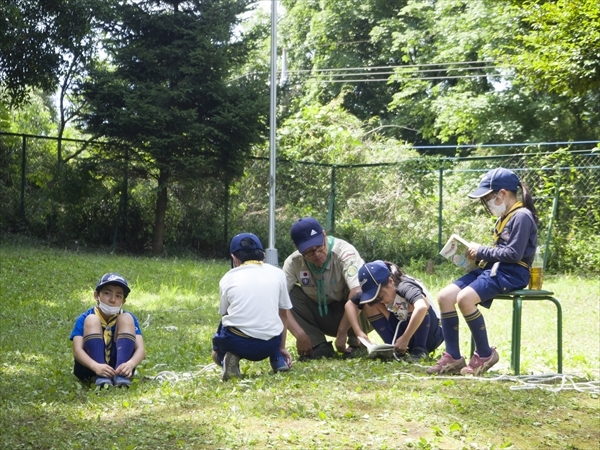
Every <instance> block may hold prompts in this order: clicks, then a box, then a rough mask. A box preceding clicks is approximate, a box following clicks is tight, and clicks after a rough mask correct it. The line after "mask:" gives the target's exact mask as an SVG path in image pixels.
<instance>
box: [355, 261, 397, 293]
mask: <svg viewBox="0 0 600 450" xmlns="http://www.w3.org/2000/svg"><path fill="white" fill-rule="evenodd" d="M390 274H391V272H390V269H389V267H388V266H387V264H386V263H384V262H383V261H381V260H377V261H373V262H368V263H366V264H365V265H364V266H362V267H361V268H360V269H359V270H358V281H359V283H360V288H361V290H362V294H361V296H360V303H361V304H364V303H369V302H372V301H373V300H375V299H376V298H377V296H378V295H379V289H381V283H383V282H385V281H386V280H387V279H388V278H389V277H390Z"/></svg>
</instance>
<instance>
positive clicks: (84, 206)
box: [0, 133, 600, 272]
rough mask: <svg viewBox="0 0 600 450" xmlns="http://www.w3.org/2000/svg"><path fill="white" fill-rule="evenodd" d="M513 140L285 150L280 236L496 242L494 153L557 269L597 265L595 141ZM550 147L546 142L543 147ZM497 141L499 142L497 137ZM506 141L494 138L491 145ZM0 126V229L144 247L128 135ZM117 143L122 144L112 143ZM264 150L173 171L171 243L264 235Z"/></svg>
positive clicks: (141, 175)
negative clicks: (441, 153) (71, 135)
mask: <svg viewBox="0 0 600 450" xmlns="http://www.w3.org/2000/svg"><path fill="white" fill-rule="evenodd" d="M561 147H565V148H567V147H568V146H567V145H563V146H560V145H558V146H557V145H553V146H549V145H547V146H538V147H537V148H535V149H533V148H519V149H515V148H511V149H506V151H507V152H508V151H510V152H512V153H510V154H508V153H507V154H505V155H501V156H498V155H496V156H480V157H473V158H437V157H422V158H411V159H404V160H401V161H397V162H394V163H381V164H353V165H343V164H340V165H329V164H317V163H308V162H297V161H278V163H277V179H276V181H277V195H276V196H277V199H276V214H275V219H276V235H275V247H276V248H277V250H278V255H279V260H280V261H282V260H283V259H285V257H286V256H287V255H288V254H289V253H291V252H292V251H293V250H294V247H293V244H292V242H291V240H290V238H289V229H290V227H291V225H292V223H293V222H294V221H295V220H297V219H298V218H299V217H303V216H309V215H310V216H314V217H316V218H317V219H319V220H320V221H322V223H323V225H326V228H327V229H328V231H329V233H330V234H333V235H335V236H338V237H341V238H344V239H347V240H348V241H350V242H352V243H353V244H354V245H355V246H356V247H357V249H358V250H359V251H360V252H361V255H362V256H363V258H365V259H367V260H370V259H389V260H393V261H396V262H399V263H401V264H406V263H407V262H408V261H409V260H415V259H423V260H428V259H436V257H437V253H438V251H439V249H440V247H441V246H442V245H443V243H444V242H445V240H446V239H447V238H448V237H449V236H450V235H451V234H452V233H458V234H460V235H462V236H463V237H465V238H467V239H469V240H472V241H478V242H481V243H483V244H485V243H489V242H491V234H490V230H491V228H492V226H493V218H491V217H490V216H489V214H488V213H487V212H486V211H485V210H484V208H482V207H481V205H480V203H479V202H477V201H473V200H469V199H468V198H467V194H468V193H469V192H470V191H471V190H472V189H473V188H474V187H475V186H477V185H478V183H479V179H480V178H481V176H482V174H483V173H485V172H486V171H487V170H489V169H491V168H494V167H499V166H502V167H506V168H510V169H512V170H514V171H515V172H516V173H517V174H518V175H519V177H520V178H521V179H522V180H523V181H524V182H525V183H526V184H527V185H528V186H529V187H530V188H531V191H532V193H533V196H534V199H535V202H536V207H537V210H538V214H539V217H540V223H539V242H540V245H542V246H543V247H544V248H546V247H547V248H548V251H547V252H545V257H546V258H547V267H549V268H550V269H552V270H575V269H578V268H581V269H583V270H585V271H594V272H597V271H598V270H599V269H598V268H599V267H600V212H599V210H598V207H597V205H598V200H599V199H600V159H599V153H598V149H597V142H594V143H587V144H586V145H584V146H583V147H584V148H582V146H581V145H580V149H579V150H567V149H565V148H561ZM550 149H551V150H552V151H548V150H550ZM500 150H502V149H500ZM495 151H498V149H495ZM57 153H58V152H57V143H56V141H54V140H51V139H50V138H47V137H35V136H24V135H11V134H3V133H0V167H1V169H0V176H1V180H0V195H1V196H2V199H3V201H2V206H1V209H0V229H2V230H3V231H4V232H18V233H27V234H29V235H33V236H36V237H38V238H43V239H49V240H52V241H56V242H60V243H66V244H68V245H86V244H87V245H90V246H111V247H113V248H121V249H123V250H127V251H131V252H135V253H140V252H144V251H148V249H149V246H150V245H151V238H152V228H153V224H154V210H155V204H156V187H157V186H156V181H155V179H154V178H153V174H152V173H151V172H150V171H148V170H147V168H145V167H144V165H143V164H142V162H141V161H137V160H136V159H135V157H133V156H132V155H131V154H130V153H129V152H128V149H127V148H121V149H115V148H114V147H113V148H111V151H110V152H107V151H106V148H105V144H89V143H86V142H83V141H77V140H63V142H62V149H61V159H62V161H63V163H62V164H57V160H58V155H57ZM115 155H116V156H115ZM268 192H269V161H268V159H267V158H253V159H251V160H249V161H248V162H247V168H246V171H245V175H244V177H243V178H242V179H241V180H239V181H237V182H235V183H233V184H231V185H229V186H225V185H223V184H222V183H219V182H213V181H211V180H205V179H200V180H196V179H183V180H182V179H179V180H177V181H176V182H174V183H172V184H171V185H170V190H169V207H168V212H167V219H166V230H167V231H166V233H165V244H166V248H167V249H174V250H176V251H178V252H181V251H182V250H187V251H190V252H192V253H194V254H197V255H200V256H205V257H215V256H216V257H224V256H226V255H227V243H228V240H229V238H230V237H231V236H232V235H233V234H236V233H238V232H240V231H252V232H255V233H257V234H258V235H259V237H260V238H261V239H262V240H263V243H264V244H265V245H266V244H267V242H269V229H268V223H269V220H268V218H269V198H268Z"/></svg>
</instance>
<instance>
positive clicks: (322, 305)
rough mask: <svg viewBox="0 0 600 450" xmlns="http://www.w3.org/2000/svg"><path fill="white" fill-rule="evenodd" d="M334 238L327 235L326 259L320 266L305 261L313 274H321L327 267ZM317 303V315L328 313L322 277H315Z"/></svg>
mask: <svg viewBox="0 0 600 450" xmlns="http://www.w3.org/2000/svg"><path fill="white" fill-rule="evenodd" d="M334 240H335V239H334V237H333V236H328V237H327V259H326V260H325V262H324V263H323V265H322V266H321V267H320V268H317V267H316V266H315V265H314V264H313V263H311V262H309V261H306V264H307V265H308V268H309V269H310V271H311V272H312V273H314V274H315V275H323V273H324V272H325V269H327V265H328V264H329V260H330V259H331V249H332V248H333V242H334ZM317 304H318V305H319V315H320V316H321V317H323V316H326V315H327V314H329V307H328V306H327V294H326V293H325V280H323V277H320V278H317Z"/></svg>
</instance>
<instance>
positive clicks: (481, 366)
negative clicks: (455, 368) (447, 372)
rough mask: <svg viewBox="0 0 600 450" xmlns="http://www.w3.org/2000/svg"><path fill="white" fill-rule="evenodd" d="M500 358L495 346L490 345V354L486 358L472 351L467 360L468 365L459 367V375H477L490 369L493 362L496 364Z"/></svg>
mask: <svg viewBox="0 0 600 450" xmlns="http://www.w3.org/2000/svg"><path fill="white" fill-rule="evenodd" d="M499 360H500V356H499V355H498V352H497V351H496V347H492V354H491V355H490V356H488V357H487V358H482V357H481V356H479V355H478V354H477V352H474V353H473V356H472V357H471V361H469V365H468V366H466V367H463V368H462V369H460V374H461V375H475V376H479V375H482V374H484V373H485V372H487V371H488V370H490V367H492V366H493V365H494V364H496V363H497V362H498V361H499Z"/></svg>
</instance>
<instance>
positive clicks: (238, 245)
mask: <svg viewBox="0 0 600 450" xmlns="http://www.w3.org/2000/svg"><path fill="white" fill-rule="evenodd" d="M243 239H250V240H251V241H252V244H250V245H248V246H245V247H243V248H242V240H243ZM242 249H243V250H256V249H258V250H263V246H262V244H261V242H260V239H258V237H257V236H256V235H255V234H252V233H240V234H237V235H235V236H234V237H233V239H231V244H229V253H231V254H232V255H233V254H234V253H235V252H237V251H239V250H242ZM263 251H264V250H263Z"/></svg>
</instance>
